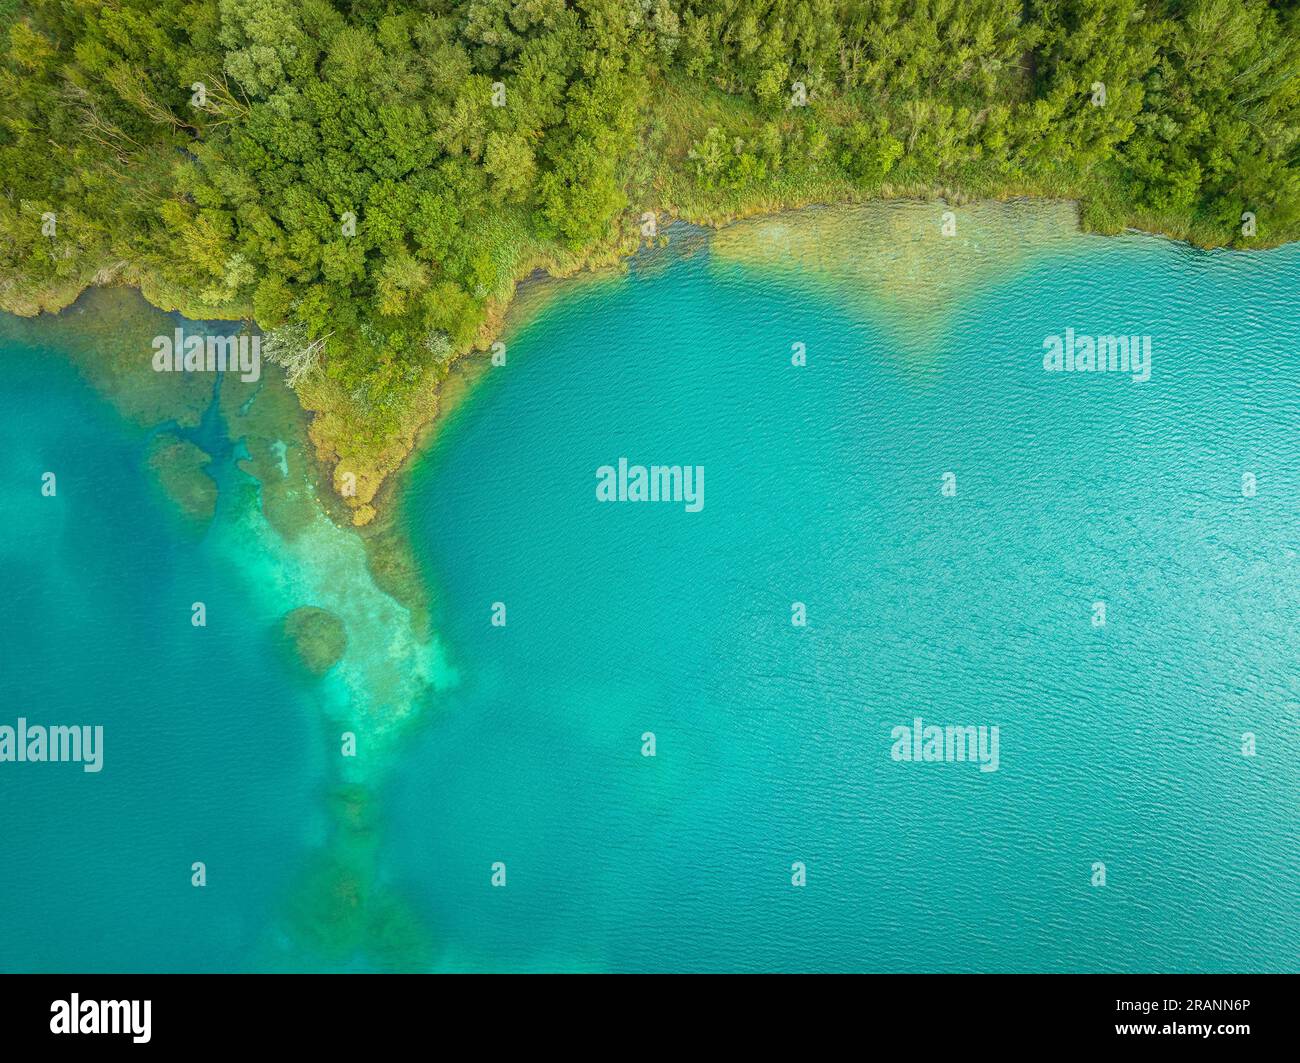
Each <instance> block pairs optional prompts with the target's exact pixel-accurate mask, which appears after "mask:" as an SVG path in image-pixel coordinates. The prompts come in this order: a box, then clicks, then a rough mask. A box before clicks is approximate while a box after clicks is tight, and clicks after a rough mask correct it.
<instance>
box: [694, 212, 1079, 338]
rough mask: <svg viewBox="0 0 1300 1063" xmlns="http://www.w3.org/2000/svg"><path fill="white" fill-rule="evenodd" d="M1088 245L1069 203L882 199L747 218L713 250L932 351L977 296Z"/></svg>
mask: <svg viewBox="0 0 1300 1063" xmlns="http://www.w3.org/2000/svg"><path fill="white" fill-rule="evenodd" d="M1086 241H1087V237H1085V236H1084V234H1083V233H1082V232H1081V231H1080V229H1079V219H1078V208H1077V206H1076V205H1075V204H1074V203H1071V202H1065V201H1045V200H1013V201H1009V202H1001V201H983V202H976V203H969V204H965V205H960V206H958V205H950V204H947V203H943V202H929V203H921V202H884V203H866V204H855V205H844V206H834V207H807V208H804V209H802V210H794V211H789V212H786V213H783V214H778V215H773V216H771V217H762V218H748V219H745V220H743V221H738V222H735V223H733V224H731V225H728V226H726V227H724V228H723V229H720V230H719V231H718V232H717V233H716V234H715V235H714V237H713V240H712V242H711V244H710V253H711V261H713V262H714V263H715V264H716V266H717V267H718V268H722V269H727V268H732V269H734V268H736V267H745V268H749V269H758V270H764V271H771V272H773V273H777V274H780V275H781V277H782V279H783V280H784V281H787V282H789V283H791V284H794V285H796V286H801V287H803V288H805V289H806V290H810V291H815V292H817V293H818V294H824V295H827V296H829V297H830V298H832V299H833V300H835V301H837V302H840V303H842V304H844V305H846V306H847V308H848V309H849V310H850V311H858V312H862V313H864V314H866V315H867V316H869V317H872V318H873V319H875V320H876V321H878V322H879V323H880V324H881V325H883V326H885V327H887V328H889V329H890V331H892V332H893V333H895V334H896V335H897V336H898V337H899V338H900V339H901V340H902V341H903V342H904V343H905V344H906V345H907V346H908V347H909V348H912V349H913V350H917V351H925V350H928V349H929V348H930V347H932V346H933V344H934V342H935V341H936V340H937V339H938V338H939V337H940V336H941V335H942V332H943V330H944V328H945V327H946V325H947V323H948V322H949V321H950V320H951V319H952V316H953V315H954V313H955V312H956V311H957V310H959V309H960V308H961V306H962V305H963V303H965V302H966V301H967V300H969V299H970V298H971V297H972V296H974V295H975V294H976V293H977V292H979V291H981V290H984V289H986V288H988V287H990V286H991V285H994V284H997V283H1000V282H1005V281H1007V280H1010V279H1012V278H1013V277H1015V276H1016V275H1017V274H1018V273H1020V272H1022V271H1023V270H1025V269H1027V268H1029V267H1030V266H1031V265H1033V263H1035V262H1036V261H1038V260H1039V259H1040V258H1041V257H1042V256H1044V255H1047V254H1062V253H1068V252H1070V251H1072V250H1074V249H1081V248H1082V247H1084V246H1086Z"/></svg>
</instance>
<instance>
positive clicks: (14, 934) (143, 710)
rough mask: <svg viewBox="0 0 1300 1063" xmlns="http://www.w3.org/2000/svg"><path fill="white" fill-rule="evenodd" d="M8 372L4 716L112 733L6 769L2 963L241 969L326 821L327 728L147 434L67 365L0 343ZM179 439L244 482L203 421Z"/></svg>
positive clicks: (2, 478) (223, 545)
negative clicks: (187, 514) (61, 755)
mask: <svg viewBox="0 0 1300 1063" xmlns="http://www.w3.org/2000/svg"><path fill="white" fill-rule="evenodd" d="M144 349H146V350H147V347H146V348H144ZM0 375H2V377H3V381H4V383H3V387H0V409H2V410H3V415H2V416H0V484H2V485H3V487H2V488H0V500H2V505H3V512H4V522H5V531H4V536H3V540H0V559H3V567H4V572H5V582H6V594H5V607H4V609H3V611H0V652H2V654H3V656H2V658H0V674H2V675H3V682H4V689H5V694H6V696H5V711H4V713H3V717H2V718H0V724H6V725H8V726H14V725H15V723H16V721H17V719H18V717H20V716H23V717H26V718H27V719H28V720H29V722H30V723H32V724H41V725H47V726H49V725H55V724H64V725H77V724H87V725H99V726H102V727H103V728H104V749H103V763H102V768H101V770H100V771H99V772H98V773H86V772H84V771H83V770H82V769H81V767H80V766H79V765H77V764H67V763H63V764H48V763H47V764H32V763H22V764H17V763H5V764H3V765H0V808H3V810H4V829H3V831H0V912H3V913H4V927H3V929H2V930H0V970H6V971H15V970H17V971H31V970H37V971H46V970H49V971H83V970H89V971H154V970H165V971H171V970H182V971H190V970H194V971H208V970H216V971H222V970H242V969H246V968H247V967H248V966H249V964H250V958H251V957H252V956H253V955H254V954H255V953H256V952H257V951H258V950H260V949H262V948H263V947H264V945H265V935H266V934H267V932H268V929H267V928H268V923H269V921H270V920H271V919H272V918H273V917H274V915H275V913H276V912H277V911H278V910H279V907H280V904H281V899H282V898H281V893H282V891H283V889H284V888H285V885H286V883H287V882H289V881H290V880H291V878H292V876H293V874H294V873H295V872H296V871H297V870H298V868H297V866H296V860H295V857H297V856H298V855H299V854H300V853H301V852H302V851H303V848H304V846H305V845H306V844H307V843H308V842H309V841H310V839H311V838H312V836H313V835H314V834H316V833H319V831H320V818H321V817H320V813H319V811H318V808H317V806H318V804H319V794H318V787H319V776H320V759H321V758H320V754H319V740H318V737H317V732H318V728H317V726H316V724H315V721H314V719H313V717H312V715H311V714H310V705H309V704H308V703H307V699H306V697H305V696H304V693H303V691H302V690H301V689H300V687H299V685H298V684H297V683H296V682H295V681H294V679H293V677H292V676H291V675H290V674H288V672H287V671H286V669H285V666H284V662H283V661H282V660H281V659H280V657H279V656H278V655H277V654H276V653H275V652H273V647H272V645H271V643H270V641H269V639H268V638H267V634H268V633H269V631H270V630H271V628H272V626H273V625H274V623H275V621H276V615H275V614H274V613H273V612H269V611H268V610H267V609H266V607H265V604H264V603H262V602H261V601H260V600H259V598H258V596H257V595H256V594H255V593H254V587H253V585H252V584H251V583H250V577H253V576H255V575H257V574H258V573H256V571H255V569H254V567H253V566H255V565H256V559H252V558H249V557H247V551H244V550H242V548H241V547H239V545H238V544H232V543H231V541H230V537H231V536H232V535H234V534H235V532H234V530H233V528H232V527H231V526H230V525H229V524H227V523H226V522H223V521H220V520H219V521H218V522H216V523H215V524H214V526H213V530H212V531H211V532H210V533H209V534H208V535H207V536H206V537H204V538H202V539H195V538H194V537H193V536H192V535H189V534H187V533H185V531H184V529H183V528H182V527H181V525H180V523H179V520H178V518H177V516H176V514H175V513H174V512H173V511H172V510H171V509H170V508H169V507H168V505H167V503H166V501H165V500H164V499H163V498H162V497H161V494H160V492H158V490H157V488H156V487H155V486H154V485H153V484H152V483H151V482H150V481H149V480H147V479H145V476H144V461H145V452H146V447H147V444H148V434H147V433H146V432H144V431H143V430H141V429H138V428H135V427H132V426H129V425H128V424H126V423H125V422H124V421H123V420H122V419H121V418H119V417H118V415H117V414H116V413H115V412H114V411H113V410H112V409H111V408H110V407H109V406H108V404H107V403H106V402H105V401H104V400H103V399H102V398H101V397H100V396H98V395H97V394H96V393H95V392H94V391H92V390H91V388H90V387H89V386H88V385H87V384H86V382H85V381H84V380H83V379H82V378H81V377H80V376H79V375H78V373H77V372H76V371H75V370H74V369H73V367H72V365H71V364H69V363H68V362H67V361H66V360H65V359H64V358H63V357H62V352H60V351H57V350H53V349H48V348H38V347H26V346H19V345H14V344H7V345H5V346H3V347H0ZM189 434H192V435H193V436H194V437H195V438H198V439H201V440H202V441H203V442H204V443H206V444H207V445H208V446H209V447H210V448H212V449H213V450H216V451H217V454H216V458H217V460H216V462H215V465H216V466H217V467H218V471H217V473H216V475H217V476H218V479H219V481H220V482H222V483H223V484H224V483H225V482H227V481H228V480H229V479H230V478H231V477H233V476H235V475H237V474H236V473H235V472H234V470H233V461H234V457H235V455H234V454H233V452H230V450H229V448H227V450H226V452H224V453H223V452H222V451H221V450H220V449H219V445H220V442H221V433H220V431H219V429H218V428H217V427H216V426H215V425H213V424H211V423H210V422H209V423H206V424H205V425H204V426H201V427H200V428H199V429H196V430H195V431H194V432H193V433H189ZM47 471H52V472H54V473H55V475H56V477H57V480H56V490H57V493H56V495H55V496H54V497H44V496H43V495H42V494H41V490H40V486H41V479H42V475H43V474H44V473H45V472H47ZM232 545H234V546H235V551H236V552H235V554H234V556H237V557H239V558H240V560H241V565H247V566H248V567H247V568H237V567H232V564H231V562H230V556H231V555H230V550H231V547H232ZM195 601H202V602H204V603H205V605H206V607H207V610H208V621H209V622H208V625H207V626H206V627H202V628H199V627H195V626H193V625H192V624H191V622H190V618H191V605H192V604H193V602H195ZM195 861H199V862H202V863H204V864H205V865H206V867H207V875H208V884H207V886H206V887H205V888H203V889H196V888H193V887H192V886H191V874H192V872H191V867H192V865H193V863H194V862H195Z"/></svg>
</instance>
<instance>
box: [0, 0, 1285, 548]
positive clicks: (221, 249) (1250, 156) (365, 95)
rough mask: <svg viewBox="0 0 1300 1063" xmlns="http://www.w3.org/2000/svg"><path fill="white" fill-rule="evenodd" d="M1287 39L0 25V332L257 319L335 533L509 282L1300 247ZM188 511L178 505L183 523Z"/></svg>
mask: <svg viewBox="0 0 1300 1063" xmlns="http://www.w3.org/2000/svg"><path fill="white" fill-rule="evenodd" d="M1297 20H1300V13H1298V12H1297V9H1295V8H1294V7H1290V8H1286V7H1279V6H1277V5H1273V4H1270V3H1267V2H1266V0H1195V2H1192V3H1175V2H1173V0H1156V2H1144V0H1054V2H1042V3H1030V4H1022V3H1021V2H1020V0H952V2H948V3H944V4H941V5H936V6H934V7H933V8H921V7H918V6H917V5H914V4H911V3H907V2H904V0H867V2H843V0H811V2H809V0H582V2H579V3H576V4H566V3H562V2H560V0H541V2H538V3H531V4H515V3H508V2H505V0H472V2H468V3H451V2H437V3H432V4H421V5H416V4H407V3H393V4H386V5H374V4H362V5H351V6H349V7H348V8H347V9H346V10H345V9H342V8H340V7H339V6H337V5H334V4H331V3H329V2H327V0H293V2H288V3H277V4H266V3H262V2H259V0H223V2H222V3H220V4H216V5H198V6H196V5H193V4H190V3H187V2H186V0H148V2H146V0H121V2H119V3H115V4H113V5H111V6H104V7H101V6H98V5H66V4H59V3H54V2H52V0H36V2H33V3H27V4H15V3H12V2H10V3H5V4H0V29H3V31H4V40H5V45H4V60H3V67H4V73H3V77H2V78H0V100H2V101H3V106H2V108H0V109H2V110H3V114H4V118H3V124H2V126H0V128H2V129H3V134H2V135H0V188H3V191H4V195H3V196H0V233H3V237H2V238H0V277H2V278H3V279H0V308H3V309H5V310H8V311H11V312H14V313H18V314H36V313H39V312H41V311H53V310H58V309H60V308H62V307H65V306H67V305H68V304H70V303H71V302H72V301H73V300H74V299H75V298H76V296H77V295H78V294H79V293H80V292H81V291H83V290H84V289H85V288H86V287H87V286H89V285H94V284H131V285H135V286H138V287H139V288H140V290H141V291H142V292H143V293H144V295H145V297H146V298H147V299H148V300H149V301H150V302H152V303H153V304H154V305H156V306H158V307H160V308H162V309H165V310H180V311H181V312H182V313H184V314H185V315H186V316H187V317H190V318H192V319H196V320H198V319H217V318H223V319H231V320H247V321H250V322H252V323H253V324H255V325H256V327H257V328H258V329H260V330H261V332H262V333H263V336H264V339H265V344H266V346H265V353H266V356H267V357H268V358H269V359H270V360H272V361H275V362H278V363H280V364H281V365H283V366H284V367H285V368H286V370H287V373H288V377H289V380H290V382H291V384H292V385H293V387H294V389H295V391H296V393H297V396H298V399H299V401H300V402H301V404H302V406H303V407H304V408H305V409H306V410H307V411H309V412H310V413H311V414H312V423H311V428H310V433H311V440H312V444H313V447H314V450H315V454H316V458H317V459H318V461H319V462H320V463H321V466H322V469H323V470H324V472H325V479H326V481H327V482H329V483H331V484H332V486H333V488H334V490H335V492H336V493H337V494H338V496H339V499H340V502H341V504H342V505H343V506H345V507H346V511H345V512H346V515H347V518H348V519H350V520H351V521H352V522H353V523H356V524H366V523H369V522H370V521H371V520H372V519H373V518H374V516H375V513H376V510H375V502H376V492H377V491H378V490H379V488H380V486H381V485H382V484H383V483H384V481H385V479H386V478H387V477H388V476H389V475H390V474H391V473H392V472H394V471H395V470H396V469H397V468H398V467H399V466H400V465H401V463H402V462H403V461H404V459H405V457H406V455H407V454H408V453H409V452H410V450H411V448H412V447H413V446H414V444H415V442H416V440H417V439H418V437H419V435H420V432H421V430H422V429H423V428H425V427H426V426H427V425H428V424H429V422H430V421H431V420H432V418H433V416H434V415H435V413H436V411H437V408H438V402H439V390H440V386H441V384H442V382H443V381H444V380H445V378H446V376H447V374H448V371H449V367H450V365H451V363H452V362H453V361H454V360H455V359H456V358H457V357H458V356H459V355H461V354H463V353H465V352H467V351H469V350H471V349H474V348H479V349H484V348H487V347H488V346H490V345H491V343H492V342H494V341H495V339H496V337H497V333H498V331H499V328H500V325H501V321H502V316H503V311H504V309H505V307H506V306H507V305H508V304H509V302H510V300H511V298H512V296H513V292H514V288H515V284H516V282H517V281H518V280H519V279H521V278H522V277H525V276H527V275H529V274H530V273H532V272H533V271H535V270H537V269H543V270H546V271H548V272H550V273H552V274H565V273H572V272H574V271H576V270H579V269H581V268H583V267H584V266H587V265H591V264H595V263H609V262H614V261H617V260H618V259H619V258H620V257H621V256H622V255H623V254H625V253H627V252H628V251H631V250H633V249H635V248H636V247H637V246H639V245H643V244H645V243H647V242H650V243H653V242H654V241H655V240H656V239H657V235H658V229H659V227H660V226H661V225H663V224H664V223H666V221H667V220H668V219H669V218H680V219H683V220H687V221H692V222H697V223H704V224H715V223H718V222H722V221H726V220H732V219H735V218H738V217H742V216H748V215H753V214H759V213H769V212H772V211H774V210H777V209H781V208H789V207H800V206H805V205H809V204H816V203H854V202H864V201H870V200H879V199H898V198H927V199H935V198H942V199H943V200H945V201H946V202H947V203H950V204H956V203H962V202H967V201H970V200H973V199H1005V198H1010V197H1020V196H1035V197H1043V198H1047V199H1051V200H1057V201H1060V200H1076V201H1078V202H1079V203H1080V204H1081V214H1080V217H1081V222H1082V225H1083V226H1084V228H1085V229H1088V230H1094V231H1099V232H1118V231H1120V230H1122V229H1124V228H1125V227H1134V228H1138V229H1143V230H1148V231H1154V232H1160V233H1164V234H1167V235H1169V236H1172V237H1174V238H1177V239H1183V240H1188V241H1190V242H1192V243H1194V244H1196V245H1199V246H1204V247H1212V246H1232V247H1267V246H1272V245H1275V244H1279V243H1282V242H1285V241H1288V240H1291V239H1294V238H1296V237H1297V235H1300V167H1298V166H1297V162H1296V139H1297V130H1300V89H1298V88H1297V85H1300V79H1298V78H1297V77H1296V73H1297V71H1300V33H1298V32H1297V30H1298V29H1300V27H1298V26H1297ZM196 504H198V503H197V499H196Z"/></svg>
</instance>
